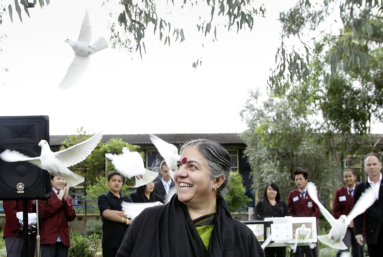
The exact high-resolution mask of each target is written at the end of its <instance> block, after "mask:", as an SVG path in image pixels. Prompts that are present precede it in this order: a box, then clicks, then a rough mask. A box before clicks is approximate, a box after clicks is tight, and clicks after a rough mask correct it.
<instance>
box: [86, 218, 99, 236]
mask: <svg viewBox="0 0 383 257" xmlns="http://www.w3.org/2000/svg"><path fill="white" fill-rule="evenodd" d="M90 235H97V236H98V238H101V237H102V220H101V219H91V220H88V221H87V222H86V227H85V236H90Z"/></svg>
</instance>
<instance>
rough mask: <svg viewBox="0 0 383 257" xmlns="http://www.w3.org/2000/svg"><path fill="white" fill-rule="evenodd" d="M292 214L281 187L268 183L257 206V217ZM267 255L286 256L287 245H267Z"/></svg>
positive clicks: (259, 218) (267, 256)
mask: <svg viewBox="0 0 383 257" xmlns="http://www.w3.org/2000/svg"><path fill="white" fill-rule="evenodd" d="M285 216H290V214H289V209H288V208H287V204H286V202H285V201H283V200H281V196H280V194H279V188H278V186H277V185H276V184H274V183H269V184H267V186H266V188H265V191H264V194H263V199H262V200H260V201H258V203H257V205H256V206H255V219H256V220H263V219H264V218H272V217H285ZM265 256H266V257H285V256H286V247H266V249H265Z"/></svg>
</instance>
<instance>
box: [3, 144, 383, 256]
mask: <svg viewBox="0 0 383 257" xmlns="http://www.w3.org/2000/svg"><path fill="white" fill-rule="evenodd" d="M180 154H181V156H180V160H179V161H178V170H177V171H176V173H175V175H174V180H173V179H172V178H171V177H170V172H169V167H168V166H167V165H166V163H165V162H164V161H163V162H162V163H161V165H160V173H161V175H162V178H161V179H158V181H156V182H154V181H153V180H154V178H153V179H150V180H149V181H146V182H145V183H144V184H143V182H142V183H141V184H142V185H141V186H138V187H137V188H136V191H134V192H132V193H131V194H130V195H124V194H122V193H121V188H122V186H123V181H124V180H123V177H122V175H121V174H120V173H118V172H112V173H111V174H109V175H108V178H107V185H108V187H109V192H107V193H105V194H102V195H100V196H99V198H98V206H99V209H100V215H101V217H102V222H103V227H102V230H103V238H102V250H103V256H104V257H108V256H113V257H114V256H154V255H155V256H181V255H182V256H185V257H188V256H190V257H191V256H213V254H214V256H263V254H265V256H266V257H271V256H272V257H284V256H286V247H267V248H266V249H265V251H264V252H263V250H262V248H261V246H260V244H259V242H258V241H257V239H256V237H255V235H254V233H253V232H252V231H251V230H250V229H249V228H248V227H246V226H245V225H244V224H242V223H241V222H239V221H236V220H235V219H233V218H232V217H231V214H230V211H229V208H228V206H227V204H226V202H225V200H224V199H223V198H222V196H221V195H222V192H224V190H225V188H226V186H227V184H228V180H229V176H230V175H229V174H230V168H231V161H230V159H231V158H230V155H229V154H228V152H227V151H226V150H225V149H224V148H223V147H222V146H221V145H219V144H217V143H215V142H214V141H210V140H194V141H191V142H189V143H187V144H185V145H184V146H183V147H182V148H181V151H180ZM364 163H365V170H366V173H367V175H368V176H367V179H366V180H365V181H362V182H360V183H359V184H357V181H356V179H357V176H356V174H355V172H354V171H353V170H352V169H346V170H345V171H344V172H343V179H344V183H345V186H343V187H341V188H339V189H337V190H336V192H335V198H334V204H333V210H332V212H333V216H334V217H335V218H336V219H338V218H339V217H340V216H341V215H348V214H349V213H350V211H351V210H352V208H353V206H354V203H355V202H356V201H357V200H358V199H359V197H360V195H361V194H362V193H363V192H364V191H365V190H366V189H367V188H369V187H372V188H373V189H374V191H375V193H376V198H377V200H376V202H375V203H374V204H373V205H372V206H371V207H370V208H368V209H367V211H366V212H365V213H362V214H361V215H359V216H357V217H356V218H355V220H354V221H352V222H351V224H350V225H349V226H348V228H347V232H346V234H345V237H344V239H343V241H344V243H345V245H346V246H347V250H340V251H338V252H337V256H340V255H341V254H342V252H345V251H350V248H351V250H352V256H353V257H358V256H359V257H361V256H363V249H364V243H367V246H368V252H369V256H370V257H374V256H379V253H380V252H382V250H383V249H382V248H383V226H382V223H383V190H380V189H381V187H382V186H383V185H382V184H381V180H382V174H381V169H382V163H381V161H380V159H379V156H378V155H376V154H369V155H367V156H366V158H365V161H364ZM136 179H138V178H136ZM294 179H295V184H296V186H297V188H296V189H294V190H292V191H290V193H289V195H288V197H287V203H286V202H285V201H284V200H282V198H283V196H281V195H280V192H279V188H278V186H277V185H276V184H275V183H272V182H271V183H269V184H267V185H266V187H265V189H264V194H263V199H261V200H260V201H259V202H258V203H257V205H256V207H255V219H256V220H263V219H264V218H268V217H285V216H292V217H316V219H317V221H318V219H319V213H320V211H319V208H318V206H317V205H316V204H315V202H314V201H313V200H312V199H311V197H310V195H309V194H308V192H307V183H308V181H309V173H308V172H307V171H306V170H304V169H302V168H297V169H296V170H295V172H294ZM51 183H52V191H51V198H50V199H48V200H46V201H39V217H40V219H41V223H42V225H41V256H44V257H45V256H47V257H49V256H59V257H61V256H68V249H69V247H70V230H69V226H68V222H70V221H73V220H74V219H75V217H76V213H75V211H74V209H73V202H72V198H71V197H70V196H69V195H68V191H69V187H68V186H65V180H64V179H62V178H61V177H57V176H56V177H55V176H52V177H51ZM172 187H176V189H177V193H178V194H177V195H175V196H173V197H172V198H171V199H170V200H169V203H168V204H166V205H160V206H155V207H152V208H148V209H146V210H144V211H143V212H142V213H141V214H140V215H139V216H138V217H136V218H135V220H134V222H133V221H132V220H131V219H129V218H127V216H126V215H125V214H124V212H123V211H122V205H121V203H122V202H123V201H125V202H135V203H145V202H157V201H159V202H161V203H164V199H165V197H166V195H167V194H168V193H169V190H170V189H171V188H172ZM318 198H319V196H318ZM4 211H5V214H6V223H5V227H4V238H5V243H6V248H7V253H8V256H11V257H13V256H15V257H19V256H22V248H23V247H22V246H23V239H22V227H21V226H20V223H19V220H18V219H17V217H16V213H17V212H19V211H22V201H4ZM35 211H36V206H35V203H34V202H33V201H30V202H29V209H28V212H31V213H32V212H35ZM317 224H318V222H317ZM35 240H36V235H35V234H33V233H32V234H31V235H30V256H33V253H34V251H35ZM293 256H299V257H301V256H302V257H303V256H306V257H316V256H318V249H317V247H315V248H310V247H309V246H298V247H297V250H296V252H295V253H294V254H293Z"/></svg>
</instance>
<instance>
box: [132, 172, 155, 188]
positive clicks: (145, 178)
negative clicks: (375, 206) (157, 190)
mask: <svg viewBox="0 0 383 257" xmlns="http://www.w3.org/2000/svg"><path fill="white" fill-rule="evenodd" d="M157 176H158V172H157V171H151V170H147V169H145V174H144V175H142V176H136V177H135V181H136V183H135V184H134V186H132V187H134V188H136V187H140V186H143V185H147V184H149V183H150V182H153V180H155V179H156V177H157ZM137 177H138V178H137Z"/></svg>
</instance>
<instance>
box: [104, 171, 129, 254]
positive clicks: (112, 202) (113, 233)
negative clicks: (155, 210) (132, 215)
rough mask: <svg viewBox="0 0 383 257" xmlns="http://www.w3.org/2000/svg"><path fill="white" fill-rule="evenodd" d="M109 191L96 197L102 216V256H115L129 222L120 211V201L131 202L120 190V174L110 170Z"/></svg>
mask: <svg viewBox="0 0 383 257" xmlns="http://www.w3.org/2000/svg"><path fill="white" fill-rule="evenodd" d="M107 184H108V187H109V192H108V193H106V194H102V195H100V196H99V197H98V208H99V209H100V215H101V217H102V233H103V236H102V256H103V257H115V256H116V254H117V250H118V248H119V247H120V245H121V242H122V239H123V238H124V235H125V232H126V230H127V228H128V226H129V225H130V223H131V220H130V219H128V218H127V217H126V215H125V214H124V212H123V211H122V206H121V204H122V202H123V201H125V202H132V199H131V198H130V196H128V195H124V194H122V193H121V192H120V190H121V188H122V185H123V178H122V175H121V174H120V173H118V172H112V173H110V174H109V175H108V181H107Z"/></svg>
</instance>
